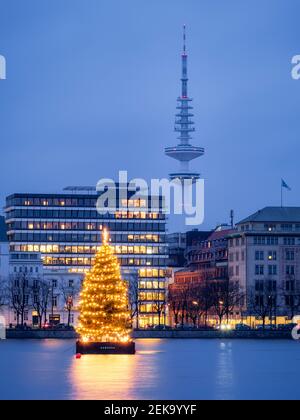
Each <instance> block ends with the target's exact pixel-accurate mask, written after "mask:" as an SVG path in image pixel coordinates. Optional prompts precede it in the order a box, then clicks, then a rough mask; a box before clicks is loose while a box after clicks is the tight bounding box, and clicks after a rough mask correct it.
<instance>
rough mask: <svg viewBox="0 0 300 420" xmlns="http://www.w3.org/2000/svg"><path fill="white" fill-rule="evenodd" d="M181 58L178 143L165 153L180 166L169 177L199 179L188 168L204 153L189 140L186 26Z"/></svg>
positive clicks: (191, 129) (189, 103)
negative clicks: (191, 162)
mask: <svg viewBox="0 0 300 420" xmlns="http://www.w3.org/2000/svg"><path fill="white" fill-rule="evenodd" d="M181 59H182V77H181V85H182V87H181V96H180V97H179V98H178V99H177V101H178V106H177V110H178V112H177V114H176V120H175V132H177V133H178V134H179V137H178V140H179V144H178V145H177V146H173V147H167V148H166V149H165V154H166V155H167V156H169V157H171V158H173V159H176V160H178V161H179V163H180V168H179V170H178V171H177V172H174V173H171V174H170V175H169V176H170V179H180V180H184V179H192V180H193V179H195V180H196V179H199V178H200V173H198V172H193V171H191V170H190V168H189V162H190V161H191V160H193V159H197V158H198V157H200V156H203V155H204V149H203V148H202V147H197V146H192V145H191V144H190V140H191V139H192V136H191V133H193V132H194V131H195V127H194V122H193V121H192V117H193V116H194V114H193V113H192V109H193V107H192V106H191V102H192V101H193V99H191V98H189V96H188V72H187V63H188V55H187V52H186V27H185V25H184V27H183V52H182V55H181Z"/></svg>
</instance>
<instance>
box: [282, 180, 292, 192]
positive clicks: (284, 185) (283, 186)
mask: <svg viewBox="0 0 300 420" xmlns="http://www.w3.org/2000/svg"><path fill="white" fill-rule="evenodd" d="M281 188H286V189H287V190H289V191H291V190H292V189H291V188H290V187H289V186H288V184H287V183H286V182H285V181H284V180H283V179H282V180H281Z"/></svg>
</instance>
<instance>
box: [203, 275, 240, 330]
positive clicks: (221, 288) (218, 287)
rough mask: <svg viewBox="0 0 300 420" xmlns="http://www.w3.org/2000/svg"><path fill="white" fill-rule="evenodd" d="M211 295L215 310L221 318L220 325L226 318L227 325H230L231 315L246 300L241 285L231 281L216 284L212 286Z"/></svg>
mask: <svg viewBox="0 0 300 420" xmlns="http://www.w3.org/2000/svg"><path fill="white" fill-rule="evenodd" d="M211 293H212V299H213V308H214V311H215V313H216V315H217V316H218V318H219V323H220V325H221V324H222V321H223V319H224V318H225V317H226V321H227V323H229V317H230V314H231V313H232V312H233V311H234V309H236V308H240V307H241V305H242V303H243V300H244V295H243V293H241V290H240V287H239V285H238V284H237V283H235V282H232V281H230V280H229V279H226V280H223V281H220V282H215V283H213V284H212V285H211Z"/></svg>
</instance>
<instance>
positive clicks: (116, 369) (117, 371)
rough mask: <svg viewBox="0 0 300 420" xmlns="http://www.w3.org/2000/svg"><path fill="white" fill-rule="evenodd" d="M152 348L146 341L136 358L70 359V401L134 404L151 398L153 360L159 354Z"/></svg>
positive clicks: (154, 380) (156, 373) (154, 376)
mask: <svg viewBox="0 0 300 420" xmlns="http://www.w3.org/2000/svg"><path fill="white" fill-rule="evenodd" d="M155 344H156V343H153V342H152V343H151V342H150V341H148V344H140V345H139V346H138V347H139V348H138V351H137V353H136V355H96V356H93V355H86V356H82V358H81V359H79V360H77V359H75V358H74V360H73V362H72V364H71V370H70V383H72V386H73V398H74V399H81V400H82V399H84V400H85V399H109V400H119V399H120V400H134V399H139V398H142V397H143V395H144V394H145V393H147V394H149V393H150V394H151V392H152V390H153V391H154V390H155V389H156V387H157V385H158V381H159V369H158V367H157V365H156V363H154V360H153V358H154V357H155V354H157V353H160V351H157V350H155V348H152V346H153V345H154V347H155ZM157 344H158V343H157ZM145 347H146V348H145ZM147 347H148V349H147Z"/></svg>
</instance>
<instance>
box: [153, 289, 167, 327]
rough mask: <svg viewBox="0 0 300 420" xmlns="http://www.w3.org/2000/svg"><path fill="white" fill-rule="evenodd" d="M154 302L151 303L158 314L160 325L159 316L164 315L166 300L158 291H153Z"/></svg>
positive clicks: (159, 319) (159, 318)
mask: <svg viewBox="0 0 300 420" xmlns="http://www.w3.org/2000/svg"><path fill="white" fill-rule="evenodd" d="M153 301H154V304H153V310H154V312H155V313H156V314H157V315H158V325H159V326H160V325H161V318H162V316H164V315H165V310H166V300H165V298H162V296H160V293H159V292H155V293H154V299H153Z"/></svg>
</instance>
